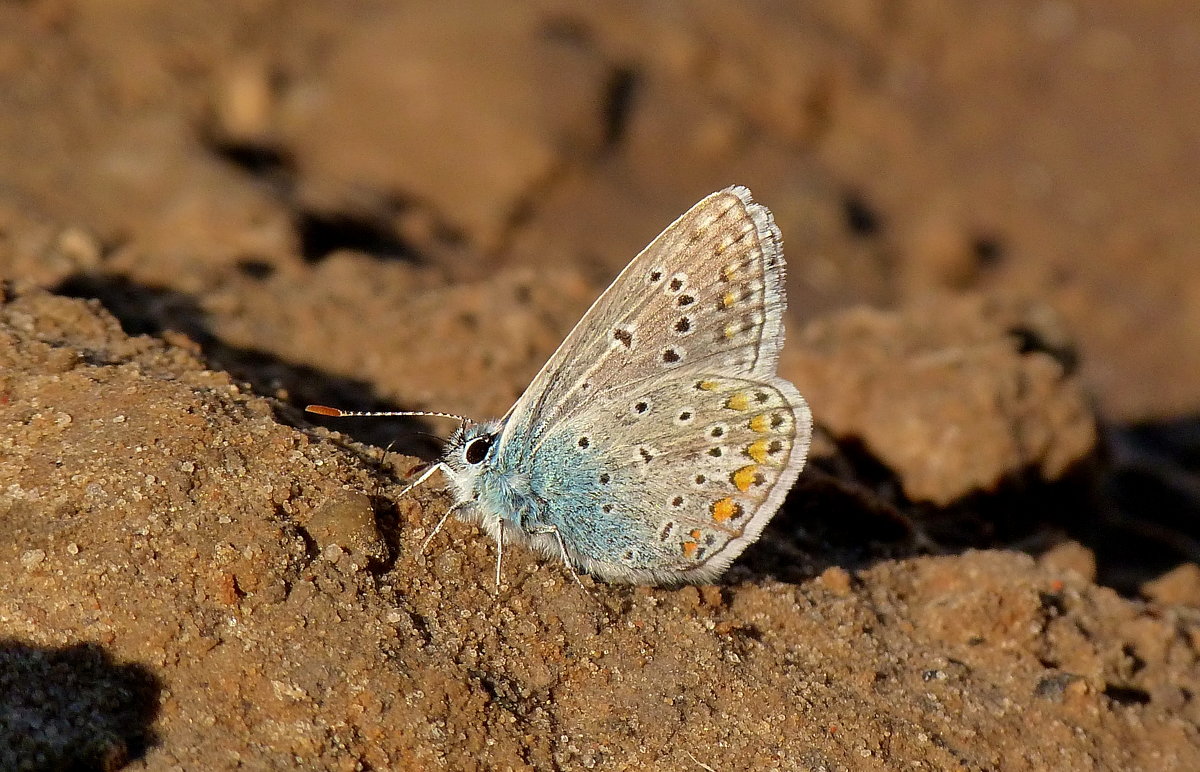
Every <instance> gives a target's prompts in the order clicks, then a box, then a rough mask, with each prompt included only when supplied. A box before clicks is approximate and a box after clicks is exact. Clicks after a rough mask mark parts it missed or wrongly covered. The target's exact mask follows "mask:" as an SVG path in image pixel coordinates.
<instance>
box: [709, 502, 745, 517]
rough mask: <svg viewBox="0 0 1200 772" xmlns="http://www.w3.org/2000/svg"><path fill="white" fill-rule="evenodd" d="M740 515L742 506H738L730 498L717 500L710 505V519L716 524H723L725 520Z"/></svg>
mask: <svg viewBox="0 0 1200 772" xmlns="http://www.w3.org/2000/svg"><path fill="white" fill-rule="evenodd" d="M741 514H742V505H741V504H738V503H737V502H736V501H734V500H733V499H731V498H724V499H718V500H717V501H714V502H713V505H712V518H713V520H716V521H717V522H718V523H724V522H725V521H726V520H732V519H733V518H735V517H737V516H739V515H741Z"/></svg>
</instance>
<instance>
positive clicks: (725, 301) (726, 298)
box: [721, 292, 737, 308]
mask: <svg viewBox="0 0 1200 772" xmlns="http://www.w3.org/2000/svg"><path fill="white" fill-rule="evenodd" d="M736 302H737V297H736V296H735V295H734V294H733V293H732V292H726V293H725V294H724V295H722V296H721V306H722V307H724V308H729V307H730V306H732V305H733V304H734V303H736Z"/></svg>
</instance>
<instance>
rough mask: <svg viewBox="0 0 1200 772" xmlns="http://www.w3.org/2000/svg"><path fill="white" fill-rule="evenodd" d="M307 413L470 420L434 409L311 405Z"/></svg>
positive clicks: (333, 416) (341, 416) (306, 409)
mask: <svg viewBox="0 0 1200 772" xmlns="http://www.w3.org/2000/svg"><path fill="white" fill-rule="evenodd" d="M304 412H306V413H316V414H317V415H326V416H329V417H331V418H389V417H392V418H394V417H398V416H406V415H408V416H429V417H432V418H453V419H454V420H455V421H458V422H459V423H464V424H465V423H467V421H468V420H469V419H468V418H467V417H466V416H461V415H457V414H455V413H438V412H435V411H432V410H395V411H393V410H381V411H359V410H342V409H341V408H336V407H329V406H328V405H309V406H308V407H306V408H304Z"/></svg>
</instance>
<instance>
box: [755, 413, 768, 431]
mask: <svg viewBox="0 0 1200 772" xmlns="http://www.w3.org/2000/svg"><path fill="white" fill-rule="evenodd" d="M750 428H751V429H753V430H754V431H756V432H765V431H767V430H768V429H770V428H771V417H770V416H768V415H767V414H766V413H763V414H762V415H756V416H754V417H753V418H751V419H750Z"/></svg>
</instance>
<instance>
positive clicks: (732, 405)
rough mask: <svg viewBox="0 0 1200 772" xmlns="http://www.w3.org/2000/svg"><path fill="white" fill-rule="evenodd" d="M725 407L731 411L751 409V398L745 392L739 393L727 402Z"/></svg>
mask: <svg viewBox="0 0 1200 772" xmlns="http://www.w3.org/2000/svg"><path fill="white" fill-rule="evenodd" d="M725 407H727V408H729V409H730V410H746V409H747V408H749V407H750V398H749V397H747V396H746V394H745V393H744V392H740V391H739V392H738V393H737V394H734V395H732V396H731V397H730V398H729V399H727V400H725Z"/></svg>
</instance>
